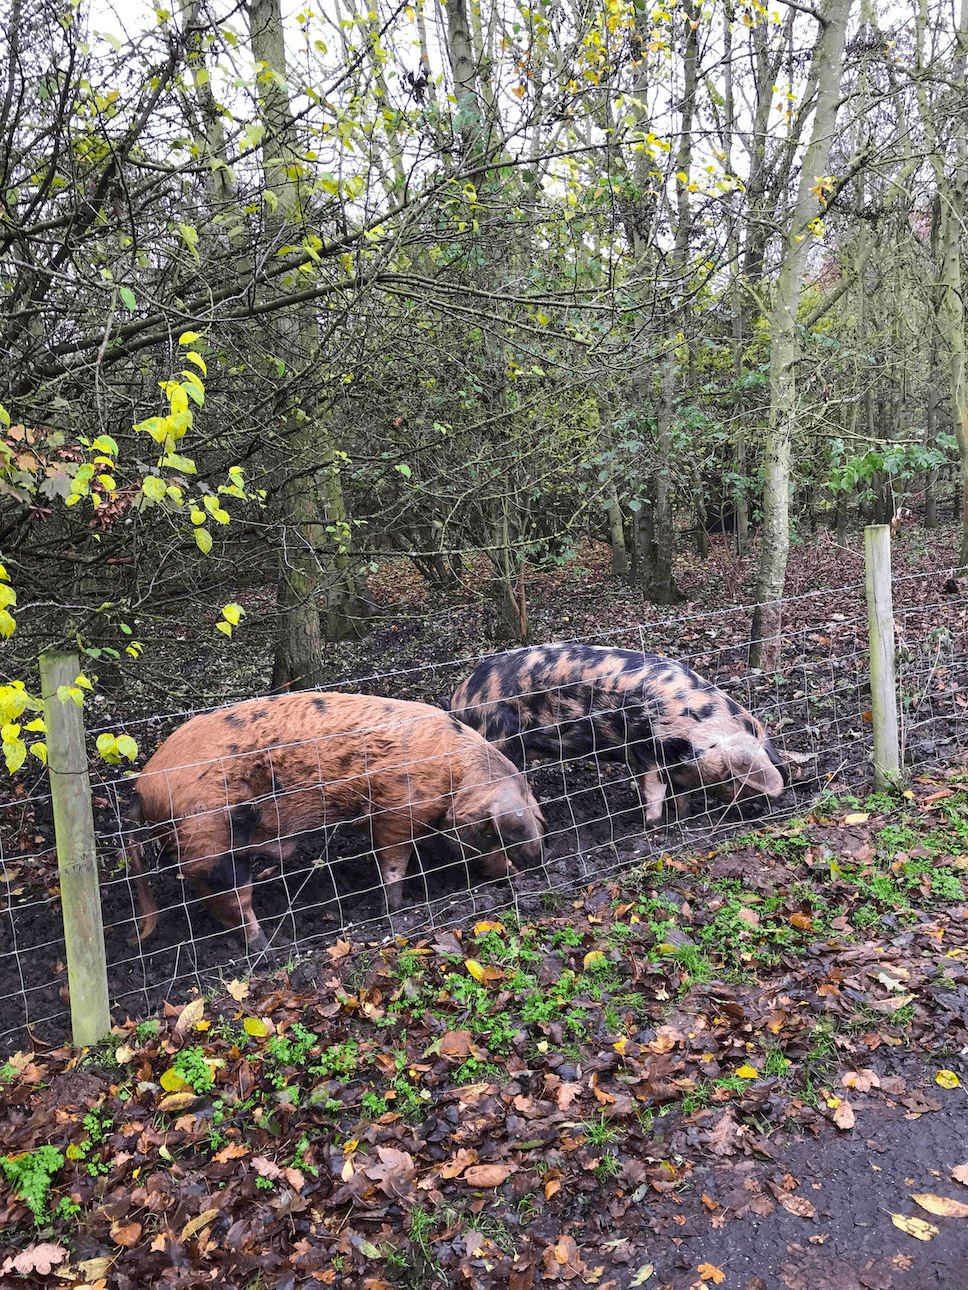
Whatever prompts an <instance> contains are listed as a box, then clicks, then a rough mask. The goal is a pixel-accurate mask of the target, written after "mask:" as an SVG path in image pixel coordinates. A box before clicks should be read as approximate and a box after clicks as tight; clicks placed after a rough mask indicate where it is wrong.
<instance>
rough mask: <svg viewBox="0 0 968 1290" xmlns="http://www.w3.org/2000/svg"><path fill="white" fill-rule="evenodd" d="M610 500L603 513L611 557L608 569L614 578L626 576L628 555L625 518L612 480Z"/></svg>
mask: <svg viewBox="0 0 968 1290" xmlns="http://www.w3.org/2000/svg"><path fill="white" fill-rule="evenodd" d="M609 491H610V495H611V500H610V501H609V504H608V510H607V511H606V512H605V514H606V515H607V516H608V539H609V544H610V545H611V548H612V559H611V563H610V565H609V571H610V573H611V574H612V575H613V577H616V578H627V577H628V573H629V556H628V552H627V551H626V549H625V518H624V516H623V515H622V507H621V506H620V504H619V500H618V494H617V493H616V491H615V483H614V481H613V482H612V483H610V484H609Z"/></svg>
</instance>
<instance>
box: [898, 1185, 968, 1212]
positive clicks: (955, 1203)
mask: <svg viewBox="0 0 968 1290" xmlns="http://www.w3.org/2000/svg"><path fill="white" fill-rule="evenodd" d="M911 1199H912V1200H913V1201H914V1203H915V1204H916V1205H920V1206H921V1208H922V1209H926V1210H927V1211H928V1213H929V1214H938V1215H940V1216H941V1218H968V1205H964V1204H962V1202H961V1201H960V1200H949V1199H948V1197H947V1196H933V1195H932V1194H931V1192H928V1191H926V1192H919V1193H918V1194H917V1195H915V1194H914V1193H913V1192H912V1193H911Z"/></svg>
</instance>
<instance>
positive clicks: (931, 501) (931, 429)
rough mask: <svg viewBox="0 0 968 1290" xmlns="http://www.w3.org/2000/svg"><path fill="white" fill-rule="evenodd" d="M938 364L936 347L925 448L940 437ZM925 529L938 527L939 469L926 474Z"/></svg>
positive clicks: (928, 471)
mask: <svg viewBox="0 0 968 1290" xmlns="http://www.w3.org/2000/svg"><path fill="white" fill-rule="evenodd" d="M936 363H937V350H936V348H935V346H932V347H931V363H930V365H929V371H930V373H931V376H930V379H929V380H928V406H927V419H926V421H927V423H926V425H925V428H924V446H925V447H926V448H933V447H934V446H935V443H936V441H937V437H938V387H937V385H936V384H935V381H934V371H935V366H936ZM924 527H925V528H926V529H936V528H937V527H938V468H937V466H931V467H930V468H929V469H928V470H927V471H926V472H925V478H924Z"/></svg>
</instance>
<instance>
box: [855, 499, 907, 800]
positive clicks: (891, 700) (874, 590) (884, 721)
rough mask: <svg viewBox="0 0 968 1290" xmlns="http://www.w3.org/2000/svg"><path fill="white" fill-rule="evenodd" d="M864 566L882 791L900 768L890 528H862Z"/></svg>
mask: <svg viewBox="0 0 968 1290" xmlns="http://www.w3.org/2000/svg"><path fill="white" fill-rule="evenodd" d="M864 562H865V564H866V567H867V634H868V638H869V641H870V658H871V716H872V720H873V722H874V787H875V788H885V787H886V786H887V785H888V783H889V782H890V780H891V777H892V775H896V774H897V771H898V770H899V769H900V765H901V759H900V755H899V751H898V738H897V683H896V680H895V676H894V603H893V600H892V597H891V526H890V525H889V524H869V525H868V526H867V527H866V528H865V529H864Z"/></svg>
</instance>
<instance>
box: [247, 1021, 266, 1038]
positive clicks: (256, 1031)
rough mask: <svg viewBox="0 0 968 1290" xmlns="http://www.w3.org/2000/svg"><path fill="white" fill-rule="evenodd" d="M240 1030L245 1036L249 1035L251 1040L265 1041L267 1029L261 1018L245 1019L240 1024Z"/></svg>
mask: <svg viewBox="0 0 968 1290" xmlns="http://www.w3.org/2000/svg"><path fill="white" fill-rule="evenodd" d="M242 1029H243V1030H244V1031H245V1033H246V1034H247V1035H251V1036H252V1038H253V1039H265V1037H266V1035H267V1034H268V1033H269V1027H268V1026H267V1025H266V1023H265V1022H264V1021H263V1020H262V1018H261V1017H246V1019H245V1021H243V1022H242Z"/></svg>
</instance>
